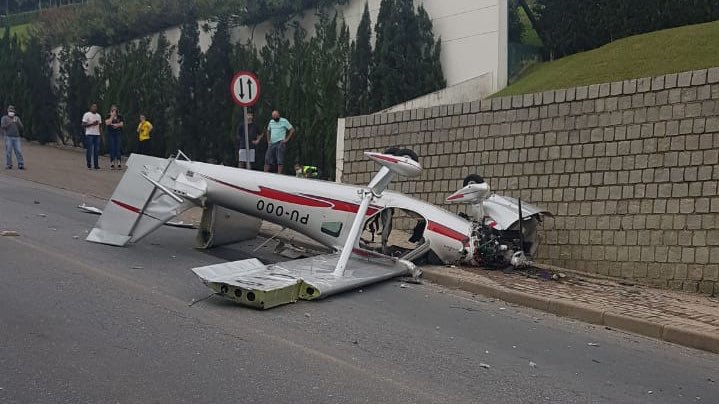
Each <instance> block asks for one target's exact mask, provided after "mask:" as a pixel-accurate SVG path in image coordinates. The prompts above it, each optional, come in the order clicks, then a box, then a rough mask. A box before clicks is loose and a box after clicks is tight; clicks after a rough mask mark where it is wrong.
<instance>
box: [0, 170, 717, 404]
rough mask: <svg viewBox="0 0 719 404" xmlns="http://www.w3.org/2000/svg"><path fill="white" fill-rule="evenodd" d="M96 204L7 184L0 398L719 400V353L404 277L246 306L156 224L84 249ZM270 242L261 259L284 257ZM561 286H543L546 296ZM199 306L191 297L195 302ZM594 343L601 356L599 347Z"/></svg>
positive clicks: (247, 249)
mask: <svg viewBox="0 0 719 404" xmlns="http://www.w3.org/2000/svg"><path fill="white" fill-rule="evenodd" d="M80 202H86V203H88V204H94V205H95V206H99V207H102V206H104V202H102V201H98V200H93V199H90V198H89V197H83V196H82V195H79V194H74V193H71V192H67V191H62V190H58V189H54V188H51V187H47V186H43V185H38V184H33V183H30V182H26V181H23V180H19V179H15V178H9V177H7V176H3V175H1V174H0V230H16V231H17V232H19V233H20V236H19V237H0V402H2V403H15V402H17V403H85V402H88V403H96V402H119V403H175V402H192V403H196V402H202V403H214V402H221V401H230V400H231V401H235V402H268V403H296V402H308V403H354V402H357V403H378V402H382V403H413V402H418V403H439V402H467V403H505V402H506V403H519V402H526V403H534V402H551V403H560V402H577V403H590V402H591V403H593V402H597V403H600V402H606V403H618V402H621V403H630V402H650V403H681V402H717V401H716V400H717V397H719V355H713V354H709V353H705V352H701V351H696V350H692V349H688V348H684V347H680V346H675V345H671V344H667V343H663V342H660V341H654V340H651V339H646V338H643V337H638V336H634V335H631V334H626V333H622V332H618V331H614V330H607V329H604V328H603V327H596V326H592V325H586V324H582V323H578V322H575V321H571V320H566V319H562V318H558V317H555V316H552V315H547V314H544V313H540V312H536V311H533V310H528V309H523V308H519V307H513V306H509V305H506V304H504V303H502V302H500V301H493V300H488V299H485V298H482V297H476V298H475V297H472V296H470V295H467V294H462V293H459V292H453V291H447V290H445V289H442V288H440V287H437V286H433V285H409V287H406V288H403V287H400V285H401V284H400V283H399V282H396V281H390V282H386V283H384V284H381V285H376V286H373V287H369V288H365V289H364V290H362V291H361V293H360V292H359V291H355V292H349V293H346V294H342V295H339V296H334V297H330V298H328V299H326V300H323V301H319V302H299V303H296V304H292V305H287V306H282V307H279V308H275V309H272V310H269V311H256V310H251V309H247V308H243V307H240V306H236V305H234V304H231V303H229V302H226V301H224V300H223V299H221V298H219V297H211V298H207V299H205V300H201V299H203V298H206V297H208V296H209V294H210V291H209V289H207V288H206V287H205V286H204V285H203V284H202V283H201V282H200V281H199V280H198V279H197V278H196V277H195V275H194V274H193V273H192V272H191V271H190V269H191V268H192V267H195V266H201V265H208V264H211V263H216V262H221V261H223V260H227V259H243V258H247V257H249V256H251V255H250V254H253V253H252V249H253V248H254V246H255V245H258V244H259V242H260V241H259V240H257V241H253V242H251V243H246V244H243V245H236V246H233V247H232V248H222V249H218V250H215V251H213V252H212V253H206V252H202V251H197V250H194V249H193V248H192V246H193V240H194V232H193V231H191V230H185V229H177V228H163V229H161V230H160V231H158V232H157V233H155V234H152V235H151V236H149V237H148V238H147V239H146V240H145V241H144V242H143V243H141V244H138V245H135V246H132V247H129V248H116V247H109V246H103V245H98V244H92V243H88V242H86V241H84V237H85V235H86V234H87V231H89V230H90V229H91V228H92V226H93V224H94V223H95V220H96V219H97V216H93V215H89V214H87V213H82V212H80V211H79V210H78V209H77V208H76V206H77V205H78V204H79V203H80ZM271 247H272V246H269V247H266V248H263V249H262V250H261V251H260V252H259V253H257V254H254V255H256V256H258V257H260V258H262V259H265V260H277V259H278V257H276V256H274V255H272V254H271ZM549 287H551V285H549ZM193 301H198V302H196V303H195V304H193V305H191V306H190V303H191V302H193ZM590 343H592V344H593V345H594V346H590V345H589V344H590Z"/></svg>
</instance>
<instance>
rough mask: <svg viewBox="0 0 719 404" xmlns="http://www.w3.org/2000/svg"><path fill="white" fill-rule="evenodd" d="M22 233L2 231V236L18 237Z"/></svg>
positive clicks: (0, 232) (0, 234)
mask: <svg viewBox="0 0 719 404" xmlns="http://www.w3.org/2000/svg"><path fill="white" fill-rule="evenodd" d="M19 235H20V233H18V232H16V231H14V230H3V231H0V236H7V237H17V236H19Z"/></svg>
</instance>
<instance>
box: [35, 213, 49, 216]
mask: <svg viewBox="0 0 719 404" xmlns="http://www.w3.org/2000/svg"><path fill="white" fill-rule="evenodd" d="M36 216H39V217H47V215H46V214H44V213H38V214H37V215H36Z"/></svg>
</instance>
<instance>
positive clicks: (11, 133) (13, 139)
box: [0, 105, 25, 170]
mask: <svg viewBox="0 0 719 404" xmlns="http://www.w3.org/2000/svg"><path fill="white" fill-rule="evenodd" d="M22 129H23V126H22V121H21V120H20V117H19V116H17V115H16V114H15V107H14V106H12V105H10V106H8V107H7V115H5V116H3V117H2V118H1V119H0V134H2V135H4V136H5V168H7V169H8V170H10V169H12V154H13V152H15V158H16V159H17V168H19V169H21V170H24V169H25V159H24V158H23V157H22V149H21V147H20V131H21V130H22Z"/></svg>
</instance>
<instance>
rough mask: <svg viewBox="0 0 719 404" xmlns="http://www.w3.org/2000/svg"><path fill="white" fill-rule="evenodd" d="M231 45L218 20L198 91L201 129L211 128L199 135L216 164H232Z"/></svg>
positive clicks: (224, 22) (224, 21) (225, 21)
mask: <svg viewBox="0 0 719 404" xmlns="http://www.w3.org/2000/svg"><path fill="white" fill-rule="evenodd" d="M231 57H232V45H231V44H230V32H229V21H228V19H227V18H225V17H220V18H219V19H218V21H217V25H216V27H215V33H214V34H213V36H212V44H211V45H210V47H209V48H208V49H207V53H206V54H205V63H204V68H203V71H202V73H203V76H202V79H203V81H204V85H203V86H202V88H201V90H202V91H201V92H200V94H201V97H202V99H203V100H202V102H201V103H200V105H199V106H200V107H201V108H202V110H203V113H202V117H201V118H202V121H201V122H202V126H203V127H204V128H212V130H205V131H203V132H202V133H198V136H201V138H202V139H201V141H202V144H203V147H204V148H205V149H206V150H207V156H208V157H210V158H212V159H215V160H217V161H218V162H226V163H227V164H233V162H234V160H235V153H234V143H235V136H234V135H233V134H232V133H231V127H232V125H231V123H232V99H231V96H230V93H229V90H228V86H229V83H230V80H231V79H232V74H233V71H232V61H231Z"/></svg>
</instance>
